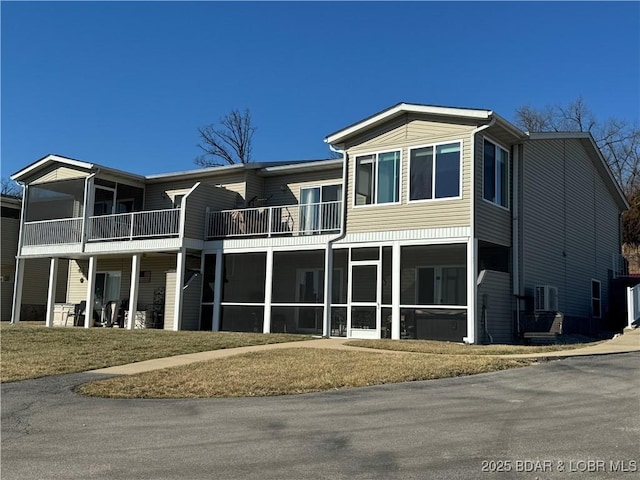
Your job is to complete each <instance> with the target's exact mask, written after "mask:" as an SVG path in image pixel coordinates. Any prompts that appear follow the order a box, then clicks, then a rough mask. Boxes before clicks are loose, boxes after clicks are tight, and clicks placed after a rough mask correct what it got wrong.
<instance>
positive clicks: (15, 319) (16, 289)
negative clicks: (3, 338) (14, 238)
mask: <svg viewBox="0 0 640 480" xmlns="http://www.w3.org/2000/svg"><path fill="white" fill-rule="evenodd" d="M24 262H25V260H24V259H22V258H16V277H15V283H14V284H13V305H12V308H11V323H12V324H13V325H17V324H18V323H19V322H20V307H21V306H22V282H23V280H24Z"/></svg>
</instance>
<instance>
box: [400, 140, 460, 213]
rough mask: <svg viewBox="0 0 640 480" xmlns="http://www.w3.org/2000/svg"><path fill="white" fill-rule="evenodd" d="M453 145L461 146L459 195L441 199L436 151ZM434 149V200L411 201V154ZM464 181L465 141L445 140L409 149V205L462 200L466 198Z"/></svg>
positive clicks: (432, 173) (432, 170)
mask: <svg viewBox="0 0 640 480" xmlns="http://www.w3.org/2000/svg"><path fill="white" fill-rule="evenodd" d="M451 143H458V144H460V160H459V161H460V164H459V172H460V177H459V178H458V182H459V184H458V192H459V193H458V195H457V196H455V197H439V198H436V164H437V160H436V159H437V155H436V149H437V147H438V146H440V145H448V144H451ZM428 147H433V162H432V165H431V197H432V198H420V199H418V200H411V152H412V151H413V150H418V149H421V148H428ZM463 180H464V140H463V139H461V138H460V139H455V140H444V141H440V142H435V143H427V144H423V145H415V146H412V147H409V148H408V154H407V195H406V196H407V205H413V204H420V203H432V202H442V201H451V200H462V199H463V198H464V195H463V192H462V187H463V184H464V182H463Z"/></svg>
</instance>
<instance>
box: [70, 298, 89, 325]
mask: <svg viewBox="0 0 640 480" xmlns="http://www.w3.org/2000/svg"><path fill="white" fill-rule="evenodd" d="M86 310H87V302H86V300H83V301H81V302H80V303H76V304H75V306H74V307H73V312H69V313H68V314H67V318H66V320H65V325H66V322H67V321H68V320H69V318H73V326H74V327H82V326H84V316H85V311H86Z"/></svg>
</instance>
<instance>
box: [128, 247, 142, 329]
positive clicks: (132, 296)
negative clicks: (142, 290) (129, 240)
mask: <svg viewBox="0 0 640 480" xmlns="http://www.w3.org/2000/svg"><path fill="white" fill-rule="evenodd" d="M140 257H141V255H140V254H139V253H136V254H135V255H133V257H131V287H130V289H129V314H128V315H127V327H126V328H127V329H128V330H132V329H133V328H134V327H135V324H136V315H137V313H138V287H139V285H140Z"/></svg>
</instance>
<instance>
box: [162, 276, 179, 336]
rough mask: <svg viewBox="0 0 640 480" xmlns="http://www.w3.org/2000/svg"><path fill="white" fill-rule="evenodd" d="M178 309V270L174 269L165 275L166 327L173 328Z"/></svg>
mask: <svg viewBox="0 0 640 480" xmlns="http://www.w3.org/2000/svg"><path fill="white" fill-rule="evenodd" d="M175 311H176V271H175V270H172V271H169V272H167V273H166V275H165V296H164V329H165V330H173V321H174V315H175Z"/></svg>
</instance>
